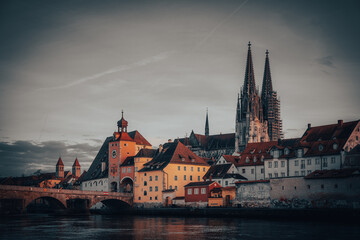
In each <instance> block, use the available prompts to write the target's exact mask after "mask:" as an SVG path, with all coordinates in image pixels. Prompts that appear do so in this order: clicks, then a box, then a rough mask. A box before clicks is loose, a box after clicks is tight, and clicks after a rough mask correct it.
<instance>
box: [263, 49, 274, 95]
mask: <svg viewBox="0 0 360 240" xmlns="http://www.w3.org/2000/svg"><path fill="white" fill-rule="evenodd" d="M265 54H266V57H265V69H264V78H263V83H262V90H261V100H263V101H264V100H266V99H267V96H268V95H269V94H271V93H272V91H273V87H272V81H271V73H270V62H269V51H268V50H266V52H265Z"/></svg>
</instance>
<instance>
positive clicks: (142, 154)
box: [135, 148, 157, 158]
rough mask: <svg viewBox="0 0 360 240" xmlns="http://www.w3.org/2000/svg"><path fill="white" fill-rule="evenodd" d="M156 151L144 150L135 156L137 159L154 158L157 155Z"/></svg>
mask: <svg viewBox="0 0 360 240" xmlns="http://www.w3.org/2000/svg"><path fill="white" fill-rule="evenodd" d="M156 151H157V150H155V149H147V148H143V149H141V150H140V151H139V152H138V153H137V154H136V155H135V157H136V158H138V157H146V158H153V157H154V156H155V154H156Z"/></svg>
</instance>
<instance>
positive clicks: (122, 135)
mask: <svg viewBox="0 0 360 240" xmlns="http://www.w3.org/2000/svg"><path fill="white" fill-rule="evenodd" d="M114 136H115V141H129V142H135V140H134V139H132V138H131V137H130V136H129V134H128V133H127V132H115V133H114Z"/></svg>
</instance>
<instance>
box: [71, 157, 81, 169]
mask: <svg viewBox="0 0 360 240" xmlns="http://www.w3.org/2000/svg"><path fill="white" fill-rule="evenodd" d="M73 167H80V163H79V161H78V159H77V158H76V159H75V162H74V164H73Z"/></svg>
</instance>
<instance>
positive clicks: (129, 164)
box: [120, 157, 134, 167]
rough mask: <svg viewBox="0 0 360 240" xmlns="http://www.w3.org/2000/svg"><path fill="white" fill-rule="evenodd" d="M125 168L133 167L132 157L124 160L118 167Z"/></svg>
mask: <svg viewBox="0 0 360 240" xmlns="http://www.w3.org/2000/svg"><path fill="white" fill-rule="evenodd" d="M125 166H134V157H127V158H125V160H124V162H123V163H122V164H121V165H120V167H125Z"/></svg>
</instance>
